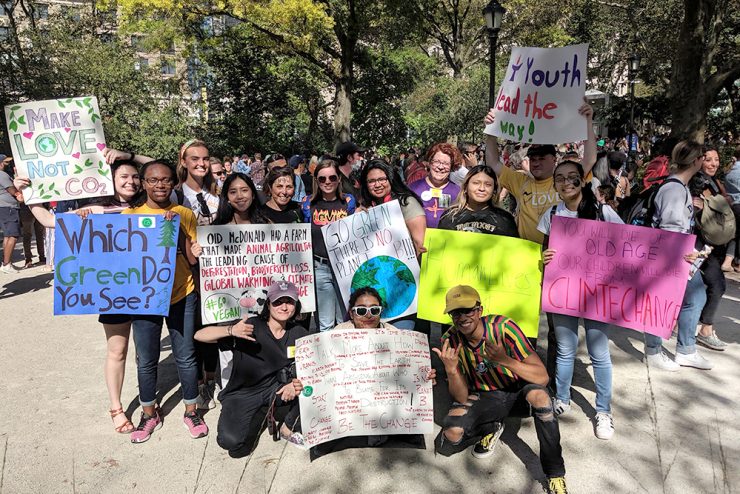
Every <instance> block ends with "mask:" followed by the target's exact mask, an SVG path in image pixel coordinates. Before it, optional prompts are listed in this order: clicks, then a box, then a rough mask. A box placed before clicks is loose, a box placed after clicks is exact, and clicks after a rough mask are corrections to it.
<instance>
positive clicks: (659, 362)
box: [647, 350, 681, 372]
mask: <svg viewBox="0 0 740 494" xmlns="http://www.w3.org/2000/svg"><path fill="white" fill-rule="evenodd" d="M647 363H648V365H649V366H650V367H653V368H656V369H663V370H665V371H670V372H676V371H677V370H678V369H680V368H681V366H680V365H678V364H677V363H676V362H674V361H673V360H671V359H669V358H668V355H666V354H665V353H663V351H662V350H661V352H660V353H657V354H655V355H648V356H647Z"/></svg>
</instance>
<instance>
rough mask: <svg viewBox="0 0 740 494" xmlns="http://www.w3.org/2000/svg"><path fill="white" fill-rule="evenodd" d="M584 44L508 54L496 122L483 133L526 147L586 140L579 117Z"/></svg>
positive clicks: (583, 87) (517, 49)
mask: <svg viewBox="0 0 740 494" xmlns="http://www.w3.org/2000/svg"><path fill="white" fill-rule="evenodd" d="M587 56H588V43H583V44H580V45H572V46H565V47H563V48H526V47H514V48H512V49H511V59H510V60H509V66H508V68H507V69H506V77H504V80H503V81H502V83H501V89H500V90H499V92H498V96H497V97H496V104H495V107H496V121H495V122H494V123H492V124H491V125H488V126H486V130H485V133H486V134H489V135H494V136H496V137H502V138H504V139H508V140H511V141H517V142H523V143H528V144H562V143H566V142H575V141H583V140H585V139H586V137H587V135H588V134H587V130H588V129H587V128H586V119H585V118H584V117H582V116H581V115H579V114H578V108H580V106H581V105H582V104H583V95H584V94H585V92H586V63H587V61H588V60H587Z"/></svg>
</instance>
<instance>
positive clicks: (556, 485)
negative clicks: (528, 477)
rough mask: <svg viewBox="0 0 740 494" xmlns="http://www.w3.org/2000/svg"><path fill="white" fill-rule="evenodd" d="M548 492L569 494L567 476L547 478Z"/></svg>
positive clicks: (550, 493) (551, 493) (548, 493)
mask: <svg viewBox="0 0 740 494" xmlns="http://www.w3.org/2000/svg"><path fill="white" fill-rule="evenodd" d="M547 494H568V488H567V487H566V486H565V477H550V478H549V479H547Z"/></svg>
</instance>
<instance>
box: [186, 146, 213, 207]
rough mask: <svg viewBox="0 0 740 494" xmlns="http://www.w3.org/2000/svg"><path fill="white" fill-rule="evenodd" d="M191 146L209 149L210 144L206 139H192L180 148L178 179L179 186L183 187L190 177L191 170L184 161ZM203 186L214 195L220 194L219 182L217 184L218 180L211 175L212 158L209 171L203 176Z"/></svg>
mask: <svg viewBox="0 0 740 494" xmlns="http://www.w3.org/2000/svg"><path fill="white" fill-rule="evenodd" d="M190 148H205V149H206V150H207V149H208V146H207V145H206V143H205V142H204V141H201V140H200V139H190V140H189V141H187V142H186V143H185V144H183V145H182V147H181V148H180V159H179V160H178V161H177V180H178V182H179V183H178V187H179V188H182V184H184V183H185V181H186V180H187V179H188V173H189V172H188V169H187V168H185V163H184V162H185V153H187V151H188V149H190ZM211 159H212V158H211ZM216 159H218V158H216ZM203 188H204V189H205V190H207V191H208V192H210V193H211V194H213V195H218V190H217V189H218V184H216V182H215V181H214V180H213V175H211V161H210V159H209V162H208V173H206V175H205V177H203Z"/></svg>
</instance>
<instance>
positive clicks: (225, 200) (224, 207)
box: [213, 173, 259, 225]
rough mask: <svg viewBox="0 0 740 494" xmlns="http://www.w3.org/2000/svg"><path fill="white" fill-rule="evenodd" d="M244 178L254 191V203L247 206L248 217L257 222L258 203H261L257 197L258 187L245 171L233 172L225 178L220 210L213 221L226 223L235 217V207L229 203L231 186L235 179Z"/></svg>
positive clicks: (219, 223) (214, 222) (216, 223)
mask: <svg viewBox="0 0 740 494" xmlns="http://www.w3.org/2000/svg"><path fill="white" fill-rule="evenodd" d="M237 179H238V180H242V181H243V182H244V183H246V184H247V186H248V187H249V190H251V191H252V204H250V205H249V207H248V208H247V217H248V218H249V221H251V222H252V223H257V221H256V219H257V214H256V213H257V205H258V204H259V198H258V197H257V187H255V186H254V182H252V179H251V178H249V177H248V176H246V175H245V174H243V173H232V174H231V175H228V176H227V177H226V180H224V185H223V187H222V188H221V194H220V196H219V201H218V211H216V219H215V220H214V221H213V224H214V225H226V224H228V223H231V221H232V220H233V219H234V207H233V206H232V205H231V204H229V187H230V186H231V184H232V183H233V182H234V180H237Z"/></svg>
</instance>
